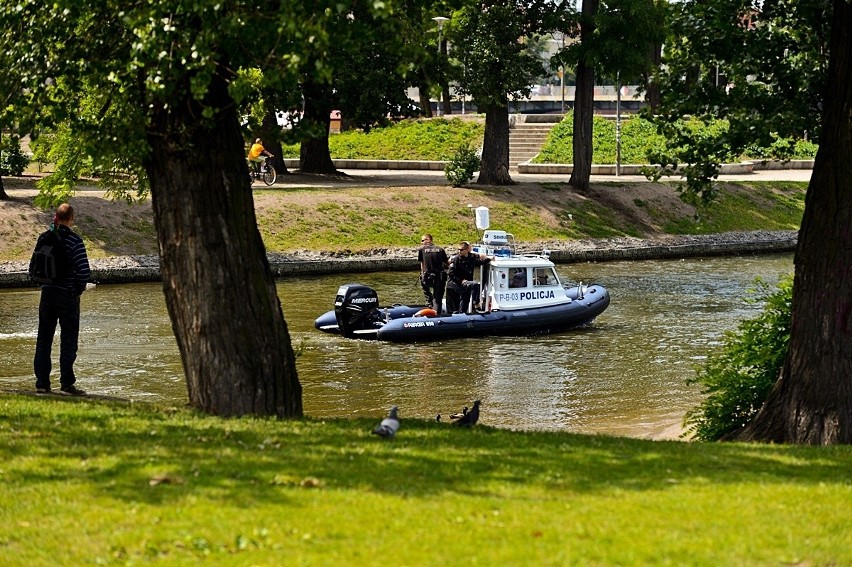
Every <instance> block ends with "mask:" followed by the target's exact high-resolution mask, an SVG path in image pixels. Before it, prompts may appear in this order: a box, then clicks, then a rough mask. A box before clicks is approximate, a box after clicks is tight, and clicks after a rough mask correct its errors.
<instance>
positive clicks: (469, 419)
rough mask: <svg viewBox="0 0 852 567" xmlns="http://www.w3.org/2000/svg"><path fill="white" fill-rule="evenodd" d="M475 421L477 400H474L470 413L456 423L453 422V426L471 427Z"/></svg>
mask: <svg viewBox="0 0 852 567" xmlns="http://www.w3.org/2000/svg"><path fill="white" fill-rule="evenodd" d="M477 421H479V400H475V401H474V402H473V407H472V408H470V411H468V412H467V413H466V414H464V415H463V416H461V417H460V418H459V419H458V420H457V421H454V422H453V425H460V426H462V427H471V426H473V425H475V424H476V422H477Z"/></svg>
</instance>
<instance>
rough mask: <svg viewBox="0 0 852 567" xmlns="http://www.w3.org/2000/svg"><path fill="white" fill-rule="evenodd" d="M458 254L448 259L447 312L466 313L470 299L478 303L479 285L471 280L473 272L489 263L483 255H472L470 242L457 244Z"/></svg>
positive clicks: (489, 260)
mask: <svg viewBox="0 0 852 567" xmlns="http://www.w3.org/2000/svg"><path fill="white" fill-rule="evenodd" d="M458 252H459V253H458V254H456V255H455V256H453V257H452V258H450V269H449V271H448V273H447V311H448V312H449V313H457V312H462V313H465V312H467V309H468V306H469V305H470V299H471V297H473V302H474V303H478V302H479V283H478V282H475V281H474V280H473V270H474V268H476V267H477V266H482V265H485V264H488V263H489V262H491V259H490V258H489V257H488V256H486V255H485V254H472V253H471V248H470V242H467V241H462V242H459V247H458Z"/></svg>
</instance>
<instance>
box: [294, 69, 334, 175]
mask: <svg viewBox="0 0 852 567" xmlns="http://www.w3.org/2000/svg"><path fill="white" fill-rule="evenodd" d="M326 88H328V87H325V86H323V85H317V84H315V83H313V82H311V81H307V82H306V83H305V84H304V85H302V93H303V94H304V96H305V113H304V116H303V118H302V124H301V126H300V127H301V128H304V130H303V134H302V146H301V148H299V169H300V170H301V171H302V172H303V173H337V168H335V167H334V162H333V161H331V152H330V151H329V149H328V129H329V128H330V127H331V110H332V108H331V104H330V103H329V102H328V98H327V96H326V92H325V89H326Z"/></svg>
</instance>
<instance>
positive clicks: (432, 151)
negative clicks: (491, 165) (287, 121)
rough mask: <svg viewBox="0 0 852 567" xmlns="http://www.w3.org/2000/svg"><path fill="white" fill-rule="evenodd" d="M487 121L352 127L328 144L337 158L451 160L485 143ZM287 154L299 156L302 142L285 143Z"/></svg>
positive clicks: (400, 123)
mask: <svg viewBox="0 0 852 567" xmlns="http://www.w3.org/2000/svg"><path fill="white" fill-rule="evenodd" d="M484 134H485V124H484V122H483V120H482V119H481V118H479V119H473V120H463V119H461V118H451V119H445V118H434V119H430V120H402V121H400V122H397V123H395V124H393V125H391V126H388V127H385V128H375V129H373V130H371V131H370V132H368V133H364V132H362V131H360V130H350V131H347V132H341V133H339V134H332V135H331V136H329V138H328V147H329V151H330V152H331V157H332V158H334V159H388V160H430V161H431V160H435V161H441V160H448V159H450V158H451V157H452V156H453V154H454V153H455V151H456V149H458V148H459V146H463V145H464V144H465V143H470V144H471V146H473V147H475V148H476V147H479V146H481V145H482V138H483V136H484ZM282 151H283V152H284V157H291V158H298V157H299V144H292V145H285V146H283V148H282Z"/></svg>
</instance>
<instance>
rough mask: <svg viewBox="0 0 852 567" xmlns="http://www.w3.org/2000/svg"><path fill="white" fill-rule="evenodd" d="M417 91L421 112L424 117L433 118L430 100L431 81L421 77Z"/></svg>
mask: <svg viewBox="0 0 852 567" xmlns="http://www.w3.org/2000/svg"><path fill="white" fill-rule="evenodd" d="M417 92H418V93H419V98H420V112H421V113H422V114H423V117H424V118H432V101H431V100H429V83H428V82H426V80H425V79H421V80H420V81H419V82H418V83H417Z"/></svg>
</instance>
